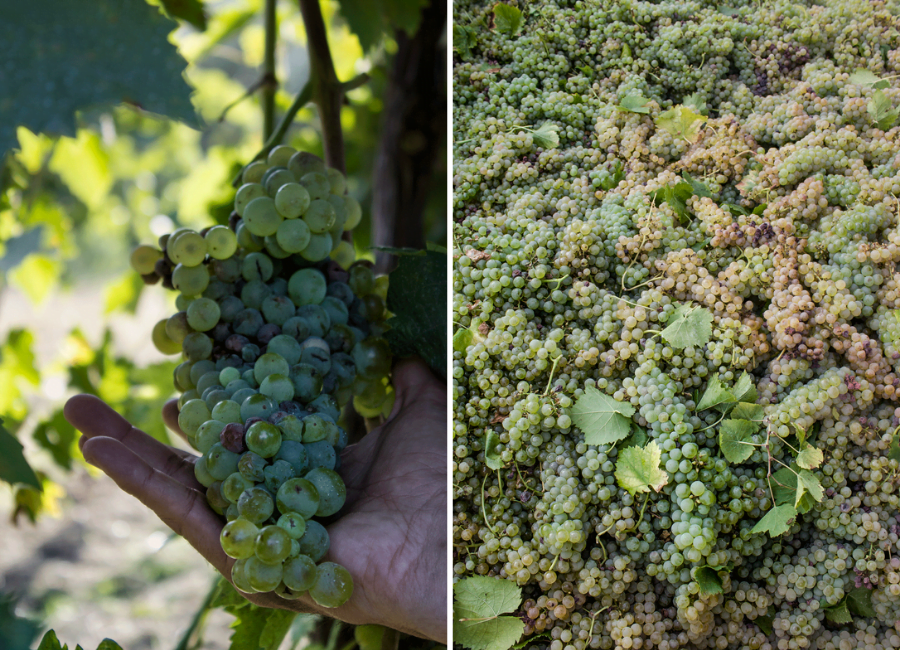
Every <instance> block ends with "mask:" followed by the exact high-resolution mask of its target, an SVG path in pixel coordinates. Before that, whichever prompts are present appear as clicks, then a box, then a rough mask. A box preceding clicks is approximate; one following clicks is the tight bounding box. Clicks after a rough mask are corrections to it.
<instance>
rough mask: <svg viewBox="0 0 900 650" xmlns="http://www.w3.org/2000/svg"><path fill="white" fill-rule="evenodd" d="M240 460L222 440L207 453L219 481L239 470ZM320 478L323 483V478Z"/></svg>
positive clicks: (210, 471)
mask: <svg viewBox="0 0 900 650" xmlns="http://www.w3.org/2000/svg"><path fill="white" fill-rule="evenodd" d="M238 460H240V456H239V455H238V454H236V453H234V452H233V451H229V450H227V449H225V447H223V446H222V443H221V442H217V443H216V444H214V445H213V446H212V449H210V450H209V452H208V453H207V454H206V469H207V470H209V473H210V475H211V476H212V477H213V478H215V479H216V480H217V481H224V480H225V479H226V478H228V477H229V475H231V474H234V473H235V472H236V471H237V467H238ZM318 480H319V482H320V483H322V479H321V478H319V479H318ZM323 484H324V483H323Z"/></svg>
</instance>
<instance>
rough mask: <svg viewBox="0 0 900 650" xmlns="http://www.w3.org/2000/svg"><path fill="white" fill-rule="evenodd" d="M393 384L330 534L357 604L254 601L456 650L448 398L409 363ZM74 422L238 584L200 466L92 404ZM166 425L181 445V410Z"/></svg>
mask: <svg viewBox="0 0 900 650" xmlns="http://www.w3.org/2000/svg"><path fill="white" fill-rule="evenodd" d="M393 382H394V387H395V389H396V391H397V398H396V402H395V404H394V409H393V412H392V413H391V416H390V417H389V418H388V420H387V422H386V423H385V424H383V425H381V426H380V427H378V428H376V429H374V430H372V431H371V432H370V433H368V434H367V435H366V436H364V437H363V439H362V440H361V441H360V442H358V443H357V444H354V445H351V446H349V447H347V448H346V449H345V450H344V451H343V453H342V454H341V470H340V473H341V476H342V478H343V479H344V482H345V483H346V485H347V501H346V505H345V506H344V508H343V509H342V510H341V513H340V514H339V515H338V517H339V518H338V519H336V520H335V521H334V522H333V523H331V524H330V525H328V526H327V528H328V533H329V535H330V537H331V549H330V550H329V551H328V554H327V555H326V557H325V559H326V560H331V561H333V562H337V563H339V564H341V565H343V566H344V567H346V568H347V570H348V571H349V572H350V574H351V575H352V576H353V580H354V588H353V595H352V596H351V597H350V599H349V600H348V601H347V602H346V603H345V604H343V605H342V606H340V607H337V608H335V609H325V608H322V607H319V606H318V605H316V603H315V602H313V600H312V599H311V598H310V597H308V596H304V597H302V598H301V599H299V600H285V599H283V598H280V597H278V596H277V595H275V594H274V593H265V594H252V595H251V594H245V596H246V598H247V599H248V600H250V601H251V602H253V603H255V604H257V605H262V606H264V607H273V608H281V609H289V610H293V611H299V612H314V613H319V614H325V615H327V616H331V617H334V618H338V619H340V620H342V621H346V622H348V623H353V624H365V623H377V624H380V625H385V626H387V627H390V628H393V629H396V630H400V631H401V632H404V633H407V634H413V635H416V636H420V637H425V638H428V639H433V640H435V641H439V642H442V643H446V639H447V623H446V608H447V586H446V580H447V577H446V562H447V560H446V555H447V554H446V550H447V536H446V512H447V507H446V506H447V490H446V472H447V458H446V430H447V420H446V417H447V416H446V388H445V386H444V385H443V384H442V383H441V382H440V381H439V380H437V379H436V378H435V376H434V375H433V374H432V373H431V371H430V370H429V369H428V367H427V366H426V365H425V364H424V363H423V362H422V361H421V360H419V359H412V360H402V361H399V362H398V363H397V364H396V365H395V367H394V375H393ZM65 416H66V419H67V420H68V421H69V422H70V423H71V424H72V425H73V426H74V427H75V428H76V429H78V430H79V431H81V433H82V434H83V435H82V437H81V439H80V440H79V446H80V447H81V451H82V453H83V454H84V457H85V459H86V460H87V461H88V462H89V463H90V464H92V465H95V466H96V467H98V468H100V469H101V470H103V471H104V472H105V473H106V474H107V475H109V476H110V478H112V479H113V480H114V481H115V482H116V484H117V485H118V486H119V487H120V488H122V489H123V490H124V491H125V492H128V493H129V494H131V495H133V496H135V497H137V498H138V499H139V500H140V501H141V502H142V503H143V504H144V505H146V506H147V507H149V508H150V509H151V510H153V511H154V512H155V513H156V515H157V516H158V517H159V518H160V519H161V520H162V521H163V523H165V524H166V525H167V526H169V527H170V528H171V529H172V530H174V531H175V532H176V533H177V534H179V535H181V536H182V537H184V538H185V539H186V540H187V541H188V542H189V543H190V544H191V545H192V546H193V547H194V548H196V549H197V550H198V551H199V552H200V553H201V555H203V556H204V557H205V558H206V559H207V560H208V561H209V562H210V563H211V564H212V565H213V566H214V567H215V568H216V569H217V570H218V571H220V572H221V573H222V574H223V575H224V576H225V577H226V578H228V579H229V580H230V579H231V567H232V565H233V564H234V562H235V561H234V560H233V559H231V558H229V557H228V556H227V555H225V553H224V551H222V547H221V545H220V543H219V533H220V532H221V530H222V527H223V525H224V523H225V522H224V520H223V518H222V517H220V516H219V515H217V514H216V513H215V512H214V511H213V510H212V509H211V508H210V507H209V505H208V504H207V502H206V490H205V488H204V487H203V486H202V485H201V484H200V483H199V482H198V481H197V479H196V478H195V477H194V462H195V460H196V458H197V457H196V456H194V455H193V454H191V453H189V452H186V451H182V450H180V449H175V448H173V447H169V446H167V445H164V444H163V443H161V442H159V441H158V440H156V439H154V438H152V437H151V436H149V435H147V434H146V433H144V432H142V431H140V430H139V429H136V428H135V427H133V426H132V425H131V424H130V423H129V422H128V421H127V420H125V419H124V418H123V417H122V416H121V415H119V414H118V413H116V412H115V411H114V410H112V409H111V408H110V407H109V406H107V405H106V404H105V403H104V402H103V401H101V400H100V399H98V398H96V397H94V396H91V395H76V396H75V397H73V398H71V399H70V400H69V401H68V403H67V404H66V407H65ZM163 419H164V420H165V422H166V425H167V426H168V427H169V428H170V429H172V430H173V431H176V432H177V433H179V434H181V430H180V429H179V428H178V411H177V404H176V402H175V401H174V400H172V401H170V402H168V403H167V404H166V406H165V407H164V409H163ZM182 435H183V434H182Z"/></svg>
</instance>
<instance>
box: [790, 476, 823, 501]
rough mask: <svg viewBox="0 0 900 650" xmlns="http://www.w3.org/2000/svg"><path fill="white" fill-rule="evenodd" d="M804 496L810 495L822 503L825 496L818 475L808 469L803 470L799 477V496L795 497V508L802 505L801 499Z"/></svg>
mask: <svg viewBox="0 0 900 650" xmlns="http://www.w3.org/2000/svg"><path fill="white" fill-rule="evenodd" d="M804 494H809V495H810V496H811V497H812V498H813V499H815V500H816V501H821V500H822V497H824V496H825V491H824V490H823V489H822V484H821V483H819V479H818V478H816V475H815V474H813V473H812V472H810V471H809V470H807V469H801V470H800V472H799V473H798V476H797V496H795V497H794V506H795V507H796V506H799V505H800V499H801V498H802V497H803V495H804Z"/></svg>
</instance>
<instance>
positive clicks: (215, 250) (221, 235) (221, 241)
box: [204, 226, 238, 260]
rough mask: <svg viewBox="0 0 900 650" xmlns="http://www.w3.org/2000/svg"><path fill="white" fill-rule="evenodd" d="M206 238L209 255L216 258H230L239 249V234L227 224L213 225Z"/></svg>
mask: <svg viewBox="0 0 900 650" xmlns="http://www.w3.org/2000/svg"><path fill="white" fill-rule="evenodd" d="M204 238H205V239H206V248H207V251H208V252H209V256H210V257H211V258H213V259H215V260H227V259H230V258H231V256H232V255H234V254H235V252H236V251H237V247H238V241H237V235H235V234H234V233H233V232H232V231H231V228H228V227H227V226H213V227H212V228H210V229H209V231H208V232H207V233H206V235H205V236H204Z"/></svg>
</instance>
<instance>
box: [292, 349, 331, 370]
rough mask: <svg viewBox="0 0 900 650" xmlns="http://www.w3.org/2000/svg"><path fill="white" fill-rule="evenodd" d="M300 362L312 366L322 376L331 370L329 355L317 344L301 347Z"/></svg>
mask: <svg viewBox="0 0 900 650" xmlns="http://www.w3.org/2000/svg"><path fill="white" fill-rule="evenodd" d="M300 363H305V364H306V365H309V366H312V367H313V368H315V369H316V372H318V373H319V374H320V375H322V376H323V377H324V376H325V375H327V374H328V371H329V370H331V355H330V354H329V353H328V352H327V351H325V350H323V349H322V348H320V347H318V346H314V345H310V346H307V347H305V348H303V353H302V354H301V355H300Z"/></svg>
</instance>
